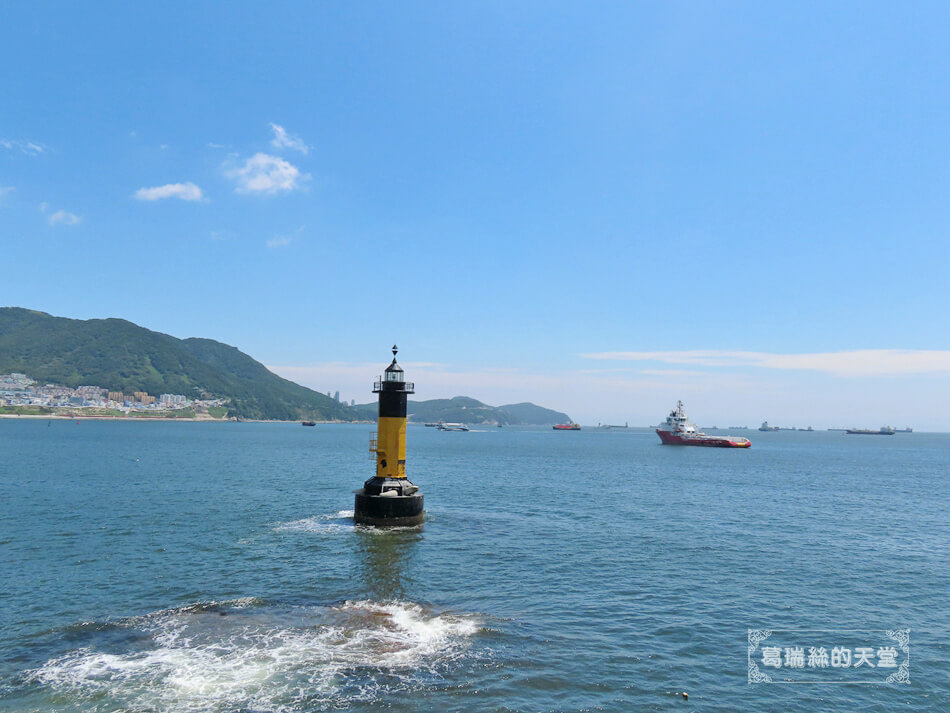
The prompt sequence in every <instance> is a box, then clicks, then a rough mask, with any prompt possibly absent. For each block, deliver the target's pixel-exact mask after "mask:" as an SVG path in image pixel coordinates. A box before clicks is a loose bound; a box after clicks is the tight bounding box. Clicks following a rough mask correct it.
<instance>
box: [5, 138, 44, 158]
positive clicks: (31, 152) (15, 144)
mask: <svg viewBox="0 0 950 713" xmlns="http://www.w3.org/2000/svg"><path fill="white" fill-rule="evenodd" d="M0 148H4V149H8V150H10V151H19V152H20V153H25V154H26V155H27V156H39V155H40V154H44V153H46V147H45V146H44V145H43V144H38V143H36V142H34V141H17V140H15V139H0Z"/></svg>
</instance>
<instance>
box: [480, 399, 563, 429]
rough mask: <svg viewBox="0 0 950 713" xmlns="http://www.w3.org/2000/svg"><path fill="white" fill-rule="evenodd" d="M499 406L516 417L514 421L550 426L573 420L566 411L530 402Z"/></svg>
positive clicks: (512, 416)
mask: <svg viewBox="0 0 950 713" xmlns="http://www.w3.org/2000/svg"><path fill="white" fill-rule="evenodd" d="M498 408H499V409H500V410H502V411H504V412H505V413H507V414H508V415H509V416H510V417H511V418H513V419H516V420H515V421H514V423H531V424H537V425H542V426H548V425H552V424H555V423H569V422H570V420H571V419H570V417H569V416H568V415H567V414H566V413H561V412H560V411H552V410H551V409H549V408H543V407H541V406H535V405H534V404H532V403H528V402H524V403H520V404H508V405H506V406H499V407H498Z"/></svg>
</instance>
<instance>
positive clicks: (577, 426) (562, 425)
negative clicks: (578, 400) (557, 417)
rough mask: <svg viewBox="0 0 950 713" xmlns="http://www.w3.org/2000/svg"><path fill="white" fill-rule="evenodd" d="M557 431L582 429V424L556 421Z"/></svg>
mask: <svg viewBox="0 0 950 713" xmlns="http://www.w3.org/2000/svg"><path fill="white" fill-rule="evenodd" d="M554 430H555V431H579V430H581V425H580V424H579V423H556V424H554Z"/></svg>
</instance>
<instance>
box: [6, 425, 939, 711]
mask: <svg viewBox="0 0 950 713" xmlns="http://www.w3.org/2000/svg"><path fill="white" fill-rule="evenodd" d="M371 430H372V427H371V426H369V425H366V426H363V425H318V426H317V427H315V428H301V427H300V426H299V425H297V424H255V423H171V422H168V423H136V422H105V421H82V422H79V423H77V422H75V421H65V420H54V421H51V422H49V423H48V422H47V421H44V420H35V419H33V420H27V419H3V420H0V449H2V450H0V452H2V459H0V497H2V500H0V563H2V571H0V622H2V633H0V710H2V711H38V712H46V711H97V712H101V713H106V712H111V711H141V712H156V713H164V712H169V713H171V712H172V711H182V712H189V711H196V712H197V711H207V712H213V713H218V712H222V713H223V712H225V711H228V712H230V711H234V712H250V711H273V712H278V711H280V712H283V711H330V710H333V711H336V710H347V711H376V710H386V711H397V712H398V711H454V710H458V711H486V712H487V711H669V710H681V711H857V710H861V711H894V710H902V711H915V712H916V711H945V710H948V709H950V647H948V642H950V603H948V602H950V516H948V514H947V503H948V502H950V497H948V496H950V485H948V476H950V435H943V434H923V433H913V434H896V435H894V436H886V437H869V436H852V435H845V434H843V433H838V432H813V433H804V432H802V433H799V432H779V433H763V434H759V433H755V432H753V433H745V434H743V433H741V432H736V434H737V435H747V436H749V437H751V438H752V441H753V445H752V448H751V449H748V450H732V449H707V448H682V447H679V448H678V447H669V446H661V445H660V443H659V439H658V438H657V437H656V435H655V434H654V433H652V432H651V431H649V430H647V429H611V430H596V429H584V430H582V431H574V432H558V431H554V430H552V429H550V428H544V429H542V428H503V429H498V428H487V427H484V428H481V429H476V430H473V431H471V432H468V433H449V432H445V433H443V432H439V431H437V430H435V429H431V428H424V427H421V426H420V427H415V426H412V427H410V429H409V434H408V468H407V470H408V473H409V475H410V478H411V479H412V480H413V481H414V482H415V483H416V484H418V485H419V486H420V487H421V488H422V491H423V492H424V493H425V496H426V501H425V504H426V512H427V519H426V522H425V525H423V526H422V527H418V528H405V529H393V530H377V529H372V528H364V527H360V526H355V525H354V524H353V520H352V507H353V504H352V501H353V490H354V489H356V488H358V487H360V485H361V483H362V481H363V480H364V479H366V478H367V477H369V476H370V475H371V474H372V467H373V466H372V462H371V461H370V460H369V458H368V453H367V448H368V439H369V433H370V431H371ZM750 630H768V631H773V630H774V631H776V632H778V631H780V630H781V631H789V630H796V631H801V630H805V631H807V632H812V633H804V634H803V633H799V634H792V635H791V636H792V637H793V638H795V637H798V639H797V640H796V641H797V642H798V643H802V644H809V643H821V644H822V645H827V646H828V647H829V650H830V647H831V646H832V645H836V644H837V642H839V640H840V641H842V642H844V641H851V640H854V637H855V634H853V633H848V632H855V631H866V632H885V631H889V630H909V631H910V641H909V680H910V682H909V683H889V684H888V683H883V679H882V678H881V677H878V678H872V677H874V676H877V674H878V672H879V671H883V669H880V670H879V669H874V670H873V671H872V670H871V669H870V668H869V667H864V669H862V670H861V671H860V672H859V671H858V670H857V669H855V670H854V671H853V672H852V671H851V670H850V669H849V670H847V671H845V670H843V669H834V670H833V669H831V668H824V669H813V670H795V669H778V668H773V669H765V668H764V665H763V662H762V660H761V659H760V658H758V657H759V656H760V655H761V649H756V651H755V654H754V657H755V660H756V661H757V662H758V665H759V667H760V668H762V670H767V671H770V672H771V674H772V676H771V677H772V679H773V682H772V683H750V680H751V675H750V672H749V662H750V661H752V660H753V655H752V654H750V649H749V639H750V633H749V632H750ZM814 632H821V633H814ZM882 635H883V634H871V633H868V634H866V635H865V634H862V635H861V636H866V637H869V638H868V640H869V641H870V640H871V639H872V638H873V637H874V636H882ZM788 636H789V635H788V634H786V635H785V637H786V639H785V640H786V641H787V640H788ZM775 637H778V633H776V634H775ZM775 637H773V640H775V641H778V640H779V639H778V638H775ZM836 637H837V638H836ZM848 637H851V638H850V639H849V638H848ZM879 643H880V642H879V641H878V640H876V639H875V640H873V641H872V644H873V645H875V646H876V645H879ZM898 653H899V655H900V656H903V654H902V653H901V652H900V651H899V652H898ZM859 673H860V674H861V675H860V676H858V674H859ZM799 674H801V675H802V676H804V675H805V674H810V675H811V678H810V679H809V680H806V681H804V682H802V681H801V680H799V679H800V676H799ZM845 674H847V675H851V676H852V678H851V679H848V680H845V681H843V682H842V681H841V680H840V679H842V678H843V677H844V678H846V676H845ZM797 676H798V677H799V679H796V677H797ZM793 679H794V680H793ZM792 682H797V683H799V684H801V685H783V683H792ZM684 692H686V693H688V696H689V698H688V700H686V699H685V698H684V697H683V695H682V694H683V693H684Z"/></svg>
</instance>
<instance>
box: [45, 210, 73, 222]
mask: <svg viewBox="0 0 950 713" xmlns="http://www.w3.org/2000/svg"><path fill="white" fill-rule="evenodd" d="M79 220H80V218H79V216H78V215H76V214H75V213H68V212H66V211H65V210H58V211H56V212H55V213H53V215H51V216H50V217H49V224H50V225H76V224H77V223H78V222H79Z"/></svg>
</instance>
